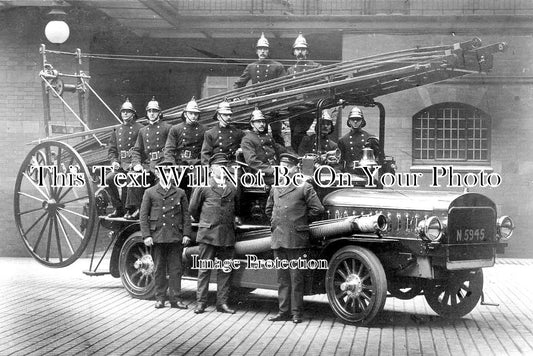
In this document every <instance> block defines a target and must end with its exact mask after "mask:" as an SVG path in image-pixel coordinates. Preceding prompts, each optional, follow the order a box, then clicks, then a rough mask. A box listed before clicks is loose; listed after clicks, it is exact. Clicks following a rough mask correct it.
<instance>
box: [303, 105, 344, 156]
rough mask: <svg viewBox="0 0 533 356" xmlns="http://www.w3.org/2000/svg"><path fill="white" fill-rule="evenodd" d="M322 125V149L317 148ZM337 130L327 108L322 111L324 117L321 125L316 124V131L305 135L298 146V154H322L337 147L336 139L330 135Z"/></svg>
mask: <svg viewBox="0 0 533 356" xmlns="http://www.w3.org/2000/svg"><path fill="white" fill-rule="evenodd" d="M319 126H320V149H317V134H318V128H319ZM334 130H335V126H334V125H333V120H332V119H331V116H330V115H329V113H328V111H327V110H323V111H322V118H321V119H320V122H319V125H316V126H315V133H314V134H312V135H311V136H305V137H304V138H303V140H302V143H301V144H300V147H299V148H298V155H300V156H303V155H305V154H306V153H316V154H322V153H325V152H330V151H334V150H336V149H337V144H336V143H335V141H333V140H332V139H330V138H329V135H330V134H331V133H332V132H333V131H334Z"/></svg>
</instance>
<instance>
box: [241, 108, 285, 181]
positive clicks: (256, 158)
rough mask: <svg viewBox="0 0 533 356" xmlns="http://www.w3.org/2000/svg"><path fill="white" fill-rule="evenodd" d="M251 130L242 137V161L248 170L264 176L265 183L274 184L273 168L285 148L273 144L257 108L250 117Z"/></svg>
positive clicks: (264, 121) (265, 123)
mask: <svg viewBox="0 0 533 356" xmlns="http://www.w3.org/2000/svg"><path fill="white" fill-rule="evenodd" d="M250 126H251V127H252V130H250V131H247V132H246V134H245V135H244V137H243V139H242V142H241V148H242V153H243V155H244V160H245V162H246V164H248V166H249V167H250V168H252V169H253V170H255V171H259V170H260V171H262V172H263V173H264V174H265V183H266V184H268V185H272V184H273V183H274V168H273V167H272V166H274V165H277V164H278V161H279V155H280V154H281V153H283V152H285V147H284V146H282V145H280V144H278V143H276V142H274V140H273V139H272V136H270V134H269V133H268V125H267V122H266V119H265V117H264V116H263V113H262V112H261V110H259V109H258V108H255V110H254V111H253V112H252V115H251V116H250Z"/></svg>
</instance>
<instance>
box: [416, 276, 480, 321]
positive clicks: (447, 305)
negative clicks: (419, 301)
mask: <svg viewBox="0 0 533 356" xmlns="http://www.w3.org/2000/svg"><path fill="white" fill-rule="evenodd" d="M424 290H425V293H424V295H425V297H426V301H427V302H428V304H429V306H430V307H431V309H433V310H434V311H435V313H437V314H439V315H440V316H442V317H445V318H460V317H462V316H465V315H466V314H468V313H470V312H471V311H472V310H473V309H474V308H475V307H476V305H477V303H478V302H479V299H480V298H481V293H483V270H481V269H476V270H471V271H458V272H451V273H450V274H449V277H448V279H446V280H438V281H434V282H433V284H432V285H430V286H429V287H426V288H425V289H424Z"/></svg>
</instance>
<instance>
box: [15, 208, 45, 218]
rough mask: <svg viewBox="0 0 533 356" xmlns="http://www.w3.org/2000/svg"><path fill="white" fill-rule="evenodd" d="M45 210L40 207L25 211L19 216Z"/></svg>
mask: <svg viewBox="0 0 533 356" xmlns="http://www.w3.org/2000/svg"><path fill="white" fill-rule="evenodd" d="M42 209H43V208H42V207H39V208H35V209H30V210H26V211H23V212H22V213H18V215H19V216H20V215H25V214H29V213H33V212H36V211H39V210H42Z"/></svg>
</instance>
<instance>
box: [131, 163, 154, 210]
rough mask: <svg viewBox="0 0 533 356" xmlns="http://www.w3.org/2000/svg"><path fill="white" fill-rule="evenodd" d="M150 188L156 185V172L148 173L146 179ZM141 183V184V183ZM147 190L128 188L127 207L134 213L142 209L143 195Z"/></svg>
mask: <svg viewBox="0 0 533 356" xmlns="http://www.w3.org/2000/svg"><path fill="white" fill-rule="evenodd" d="M146 181H147V183H148V184H149V185H150V187H152V186H154V185H155V183H156V178H155V174H154V172H148V176H147V179H146ZM139 183H140V182H139ZM145 189H146V188H143V187H129V188H128V193H127V195H128V197H127V199H126V207H127V208H128V209H129V210H130V211H131V212H134V211H135V210H136V209H139V208H140V207H141V202H142V200H143V194H144V191H145Z"/></svg>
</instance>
